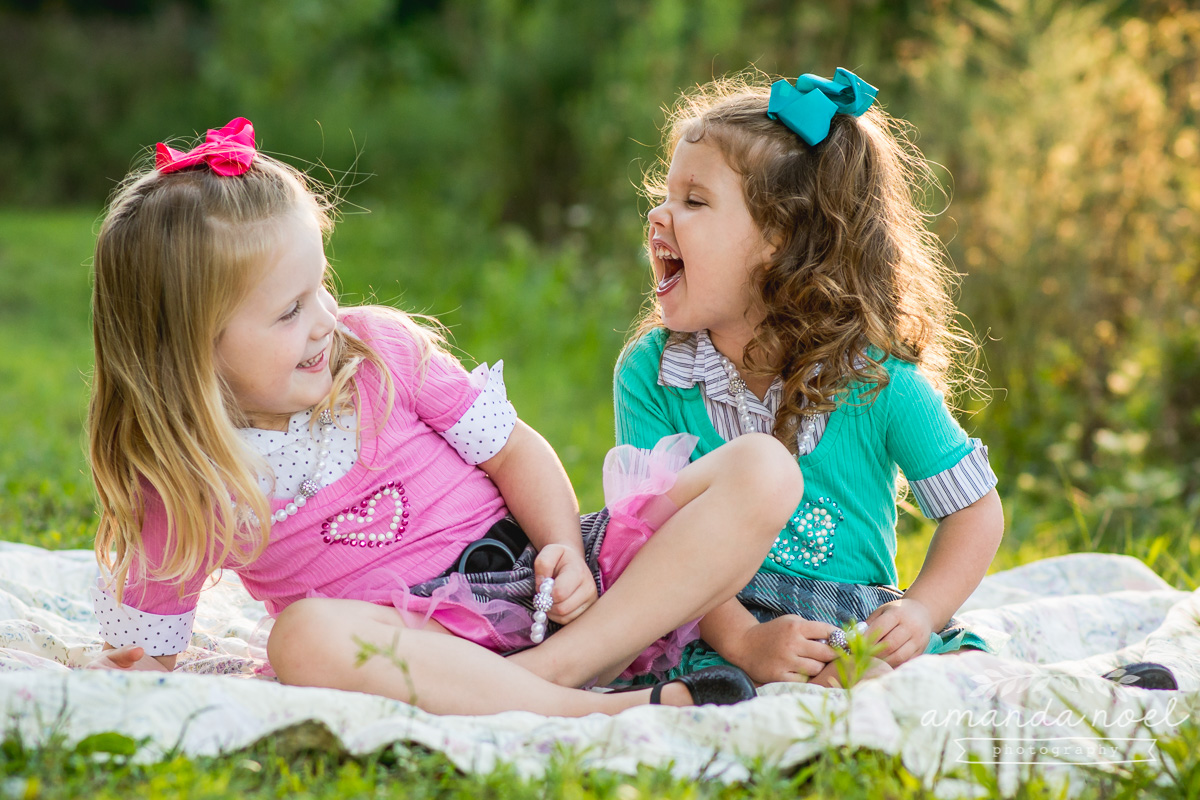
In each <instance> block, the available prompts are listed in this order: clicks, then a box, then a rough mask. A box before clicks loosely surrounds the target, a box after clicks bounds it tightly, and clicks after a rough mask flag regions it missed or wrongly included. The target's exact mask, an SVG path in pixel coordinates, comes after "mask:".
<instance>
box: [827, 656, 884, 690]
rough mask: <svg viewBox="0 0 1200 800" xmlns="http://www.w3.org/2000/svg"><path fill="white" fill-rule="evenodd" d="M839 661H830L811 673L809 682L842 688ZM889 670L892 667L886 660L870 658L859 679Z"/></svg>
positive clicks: (873, 676)
mask: <svg viewBox="0 0 1200 800" xmlns="http://www.w3.org/2000/svg"><path fill="white" fill-rule="evenodd" d="M839 663H840V662H839V661H838V660H834V661H830V662H829V663H828V664H826V665H825V667H824V668H823V669H822V670H821V671H820V672H818V673H817V674H816V675H813V677H812V680H810V681H809V683H812V684H815V685H817V686H825V687H827V688H829V689H840V688H842V679H841V676H840V675H839V674H838V664H839ZM849 666H850V664H849V663H848V662H847V663H846V667H847V668H848V667H849ZM891 671H892V668H891V667H890V666H888V663H887V662H886V661H882V660H880V659H878V658H872V659H871V660H870V664H869V666H868V667H867V669H866V671H865V672H864V673H863V675H862V677H861V678H859V680H862V681H866V680H871V679H872V678H878V677H880V676H881V675H886V674H887V673H889V672H891Z"/></svg>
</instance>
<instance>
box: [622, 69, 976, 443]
mask: <svg viewBox="0 0 1200 800" xmlns="http://www.w3.org/2000/svg"><path fill="white" fill-rule="evenodd" d="M769 97H770V88H769V82H768V83H767V84H766V85H755V84H752V83H751V82H749V81H748V80H747V78H745V77H743V76H736V77H733V78H725V79H720V80H717V81H714V82H712V83H709V84H706V85H704V86H700V87H698V88H696V89H695V90H693V91H691V92H688V93H686V94H684V95H683V96H682V97H681V98H680V100H679V101H678V102H677V103H676V104H675V106H674V108H673V109H671V110H670V111H669V116H668V119H667V124H666V126H665V127H664V129H663V130H664V138H663V154H662V156H661V157H660V158H659V160H658V161H657V163H656V164H655V165H654V166H653V167H651V169H650V170H649V171H648V173H647V175H646V176H645V182H644V192H645V194H646V196H647V198H649V199H650V200H651V201H653V202H656V203H657V202H659V201H660V200H661V199H662V198H663V197H665V195H666V186H665V179H666V171H667V168H668V167H669V165H670V156H671V154H672V153H674V152H675V148H676V145H678V144H679V143H680V142H681V141H687V142H690V143H696V142H700V141H702V140H703V141H709V142H712V143H713V144H714V145H715V146H716V147H718V148H719V149H720V151H721V153H722V155H723V156H724V157H725V160H726V162H727V163H728V164H729V166H730V167H731V168H732V169H733V170H734V171H735V172H737V173H738V174H739V175H741V177H742V188H743V193H744V196H745V200H746V206H747V207H748V209H749V211H750V215H751V217H752V218H753V220H754V222H755V223H756V224H757V225H758V227H759V229H760V230H761V231H762V233H763V236H764V237H765V238H766V239H767V240H769V241H771V242H773V243H777V244H778V247H777V248H776V250H775V253H774V255H773V256H772V257H771V258H770V259H769V260H768V262H767V263H764V264H762V265H760V266H759V267H758V268H756V269H755V270H754V271H753V272H752V274H751V280H752V281H753V282H754V288H755V289H756V290H757V294H758V297H759V298H760V299H761V302H762V305H763V307H764V308H765V310H766V318H765V319H764V320H763V322H762V323H761V324H760V325H759V326H758V328H757V330H756V332H755V336H754V338H753V339H752V340H751V341H750V342H749V344H748V345H747V346H746V350H745V352H744V353H743V358H744V361H745V364H746V367H747V372H748V373H750V374H753V375H758V376H768V375H771V376H773V375H775V374H778V375H779V376H780V377H781V378H782V380H783V398H782V402H781V404H780V409H779V413H778V415H777V417H776V423H775V430H774V434H775V436H776V438H778V439H779V440H780V441H782V442H783V443H784V444H787V445H788V446H789V447H790V448H792V449H793V450H794V449H795V433H796V430H797V427H798V425H799V421H800V416H801V415H803V414H810V415H811V414H818V413H822V412H826V411H832V410H833V409H834V408H835V406H836V401H835V398H836V397H837V396H838V394H839V393H840V392H841V391H842V390H844V389H846V388H847V387H849V386H850V385H851V384H852V383H855V382H861V383H863V384H867V385H868V391H867V392H866V393H865V395H864V397H865V399H867V400H870V398H872V397H873V396H874V395H875V394H877V393H878V391H879V390H880V389H882V388H883V387H884V386H886V385H887V382H888V375H887V371H886V370H885V369H884V368H883V367H882V362H883V361H885V360H886V359H887V358H900V359H903V360H905V361H908V362H912V363H915V364H918V365H919V366H920V368H921V371H922V372H923V373H925V375H926V376H927V377H929V378H930V380H931V381H932V382H933V383H934V385H935V386H937V387H938V388H940V389H942V390H946V389H948V388H950V386H951V384H952V383H953V384H959V383H963V382H970V381H971V379H972V376H973V369H970V368H965V369H962V370H960V371H959V373H958V374H957V375H956V376H955V379H954V380H952V379H951V371H952V367H953V366H955V356H956V355H957V354H964V355H969V356H972V357H973V356H974V354H975V353H976V352H977V346H976V344H975V343H974V341H973V340H972V339H971V338H970V336H968V335H967V334H966V333H965V332H964V331H963V330H962V328H961V327H959V326H958V325H957V323H956V322H955V317H956V313H957V312H956V310H955V307H954V303H953V301H952V299H951V291H952V289H953V288H954V286H955V285H956V281H957V278H958V274H957V273H956V272H955V271H954V269H953V267H952V266H951V264H950V262H949V259H948V257H947V256H946V254H945V252H944V250H943V248H942V246H941V244H940V242H939V241H938V239H937V238H936V237H935V236H934V234H933V233H932V232H931V231H930V230H929V229H928V227H927V220H928V217H929V215H928V214H927V213H925V212H924V211H923V210H922V209H921V203H920V201H921V199H922V198H923V193H924V192H926V191H928V190H929V189H931V188H933V189H936V188H937V187H938V183H937V181H936V180H935V178H934V176H933V174H932V172H931V170H930V167H929V164H928V162H927V161H926V160H925V159H924V157H923V156H922V155H921V153H920V152H919V151H918V150H917V148H916V146H915V145H914V144H913V143H912V141H911V140H910V138H909V136H908V133H909V127H908V126H907V125H906V124H905V123H903V122H901V121H900V120H897V119H895V118H893V117H891V116H890V115H888V114H887V113H886V112H885V111H883V110H882V109H880V108H878V107H874V108H871V109H870V110H868V111H867V112H866V113H864V114H863V115H862V116H861V117H853V116H849V115H845V114H838V115H836V116H835V117H834V118H833V122H832V124H831V126H830V130H829V136H828V137H827V138H826V139H825V140H824V141H822V142H820V143H819V144H817V145H816V146H810V145H808V144H806V143H805V142H804V141H803V140H801V139H800V137H799V136H797V135H796V134H795V133H793V132H792V131H791V130H789V129H788V128H787V127H785V126H784V125H783V124H782V123H780V122H777V121H775V120H772V119H770V118H769V117H768V116H767V102H768V99H769ZM659 327H663V322H662V314H661V307H660V306H659V304H658V302H657V300H656V299H655V298H654V294H653V292H651V293H650V299H649V303H648V308H647V310H646V311H645V313H644V314H643V315H642V317H641V318H640V319H639V321H638V323H637V324H636V326H635V330H634V333H633V335H632V337H631V341H633V340H636V339H637V338H640V337H641V336H642V335H643V334H645V333H647V332H648V331H650V330H653V329H655V328H659ZM966 360H969V359H966ZM959 366H965V365H963V364H959ZM818 367H819V369H818ZM806 400H807V405H805V401H806Z"/></svg>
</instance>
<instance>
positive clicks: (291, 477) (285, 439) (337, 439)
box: [237, 408, 358, 499]
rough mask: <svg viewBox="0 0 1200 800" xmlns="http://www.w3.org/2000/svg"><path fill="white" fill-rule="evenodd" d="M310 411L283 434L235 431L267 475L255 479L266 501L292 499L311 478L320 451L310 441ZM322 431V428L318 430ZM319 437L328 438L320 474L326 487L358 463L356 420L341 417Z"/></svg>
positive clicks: (351, 415)
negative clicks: (264, 466) (263, 464)
mask: <svg viewBox="0 0 1200 800" xmlns="http://www.w3.org/2000/svg"><path fill="white" fill-rule="evenodd" d="M311 420H312V409H311V408H310V409H307V410H305V411H298V412H296V413H295V414H293V415H292V417H291V419H290V420H289V421H288V429H287V431H286V432H285V431H269V430H262V429H259V428H239V429H238V431H237V434H238V436H239V437H241V440H242V442H243V443H245V444H246V446H247V447H249V448H250V449H251V450H252V451H254V452H255V453H257V454H258V455H260V456H262V457H263V458H264V459H265V460H266V462H267V467H268V468H269V469H270V473H268V474H262V475H259V476H258V485H259V488H261V489H262V491H263V494H265V495H266V496H267V497H275V498H289V499H290V498H292V497H295V496H296V495H297V494H299V492H300V484H301V483H303V482H304V481H305V480H307V479H308V477H309V476H310V475H312V474H313V472H314V469H313V462H314V461H316V458H317V452H318V450H319V449H320V447H319V445H318V444H317V442H316V440H315V439H314V438H313V430H312V424H311ZM319 427H323V426H319ZM323 435H325V436H328V437H329V442H328V443H327V447H326V453H327V455H326V461H327V464H326V466H325V469H324V470H323V472H322V474H321V487H322V488H323V487H325V486H328V485H330V484H331V483H333V482H334V481H336V480H339V479H340V478H341V477H342V476H344V475H346V474H347V473H348V472H350V470H351V468H352V467H353V466H354V464H355V462H356V461H358V419H357V415H356V414H354V413H350V412H347V413H344V414H342V415H341V416H340V417H339V419H338V424H337V425H334V426H333V427H332V428H330V429H329V430H328V431H326V432H325V433H324V434H323Z"/></svg>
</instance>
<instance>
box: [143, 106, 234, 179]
mask: <svg viewBox="0 0 1200 800" xmlns="http://www.w3.org/2000/svg"><path fill="white" fill-rule="evenodd" d="M254 152H255V151H254V126H253V125H252V124H250V120H248V119H246V118H245V117H238V118H237V119H234V120H232V121H230V123H229V124H228V125H226V126H225V127H224V128H220V129H216V128H213V129H210V130H209V132H208V134H207V135H205V137H204V144H201V145H197V146H196V147H194V148H192V149H191V150H190V151H188V152H186V153H184V152H183V151H181V150H176V149H174V148H172V147H168V146H167V145H165V144H163V143H162V142H159V143H158V145H157V146H156V147H155V149H154V167H155V169H157V170H158V171H159V172H161V173H163V174H166V173H168V172H177V171H178V170H181V169H185V168H187V167H192V166H195V165H196V164H208V166H209V167H210V168H211V169H212V171H213V172H215V173H217V174H218V175H224V176H226V177H229V176H231V175H241V174H242V173H244V172H245V171H246V170H248V169H250V162H252V161H253V160H254Z"/></svg>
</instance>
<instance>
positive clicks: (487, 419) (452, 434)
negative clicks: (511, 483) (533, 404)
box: [442, 361, 517, 464]
mask: <svg viewBox="0 0 1200 800" xmlns="http://www.w3.org/2000/svg"><path fill="white" fill-rule="evenodd" d="M481 374H482V375H485V376H487V383H486V384H485V385H484V387H483V391H481V392H480V393H479V396H478V397H476V398H475V402H473V403H471V405H470V407H468V408H467V410H466V412H464V413H463V415H462V417H461V418H460V419H459V420H458V422H456V423H454V424H453V425H451V426H450V428H449V429H448V430H446V431H445V432H444V433H443V434H442V438H443V439H445V440H446V441H447V442H449V443H450V446H451V447H453V448H454V450H455V451H456V452H457V453H458V454H459V455H460V456H462V459H463V461H466V462H467V463H468V464H482V463H483V462H484V461H487V460H488V459H489V458H491V457H492V456H494V455H496V454H497V453H499V452H500V449H501V448H503V447H504V445H505V444H506V443H507V442H508V437H509V436H510V435H511V434H512V431H513V428H514V427H516V424H517V410H516V409H515V408H513V406H512V403H510V402H508V392H507V391H506V390H505V388H504V362H503V361H497V362H496V366H494V367H492V368H491V369H490V370H489V369H488V365H487V364H480V365H479V366H478V367H476V368H475V370H474V372H472V377H473V378H477V377H478V376H480V375H481Z"/></svg>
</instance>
